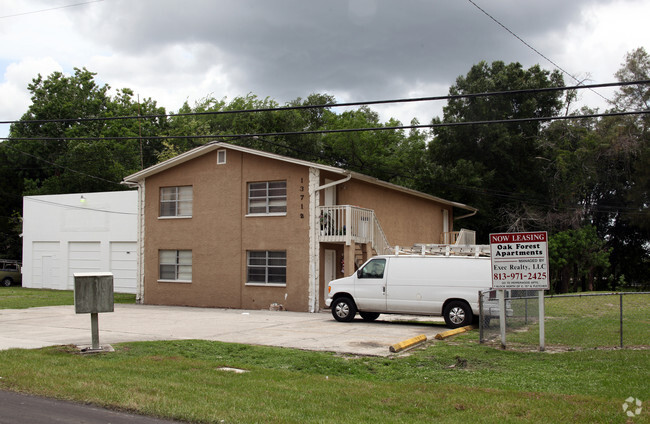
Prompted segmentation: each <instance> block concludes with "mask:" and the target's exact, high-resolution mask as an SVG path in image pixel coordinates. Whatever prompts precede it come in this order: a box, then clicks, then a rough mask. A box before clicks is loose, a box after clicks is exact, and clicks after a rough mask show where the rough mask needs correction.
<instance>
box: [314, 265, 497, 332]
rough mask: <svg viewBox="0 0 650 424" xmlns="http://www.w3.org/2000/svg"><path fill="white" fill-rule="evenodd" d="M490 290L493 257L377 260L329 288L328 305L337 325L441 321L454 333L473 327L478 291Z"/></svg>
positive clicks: (331, 284)
mask: <svg viewBox="0 0 650 424" xmlns="http://www.w3.org/2000/svg"><path fill="white" fill-rule="evenodd" d="M491 286H492V277H491V265H490V258H489V257H475V256H421V255H406V256H388V255H386V256H375V257H373V258H371V259H370V260H368V261H367V262H366V263H365V264H363V265H362V266H361V268H359V270H358V271H357V272H356V273H355V274H353V275H351V276H349V277H345V278H340V279H338V280H333V281H331V282H330V283H329V286H328V290H329V294H328V297H327V300H326V301H325V304H326V305H327V306H328V307H331V309H332V315H333V316H334V318H335V319H336V320H337V321H342V322H349V321H352V320H353V319H354V317H355V315H356V313H357V312H359V314H360V315H361V317H362V318H363V319H364V320H366V321H373V320H375V319H377V318H378V317H379V314H382V313H389V314H410V315H436V316H443V317H444V319H445V322H446V324H447V326H448V327H450V328H457V327H463V326H465V325H470V324H472V321H473V317H474V316H477V317H478V314H479V305H478V293H479V290H488V289H490V288H491Z"/></svg>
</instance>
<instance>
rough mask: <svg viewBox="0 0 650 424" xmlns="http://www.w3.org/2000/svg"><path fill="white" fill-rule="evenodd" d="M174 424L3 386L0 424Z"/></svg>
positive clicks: (0, 396)
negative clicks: (17, 391)
mask: <svg viewBox="0 0 650 424" xmlns="http://www.w3.org/2000/svg"><path fill="white" fill-rule="evenodd" d="M19 423H26V424H53V423H65V424H82V423H83V424H173V423H181V421H168V420H161V419H157V418H152V417H146V416H142V415H133V414H126V413H123V412H117V411H111V410H109V409H104V408H98V407H96V406H93V405H83V404H78V403H73V402H66V401H60V400H54V399H48V398H43V397H38V396H31V395H25V394H22V393H15V392H7V391H4V390H0V424H19Z"/></svg>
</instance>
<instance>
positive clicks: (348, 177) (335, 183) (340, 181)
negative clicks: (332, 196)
mask: <svg viewBox="0 0 650 424" xmlns="http://www.w3.org/2000/svg"><path fill="white" fill-rule="evenodd" d="M351 179H352V174H348V176H347V177H345V178H343V179H342V180H337V181H332V182H331V183H327V184H324V185H322V186H319V187H316V190H315V191H321V190H325V189H326V188H330V187H334V186H335V185H339V184H343V183H347V182H348V181H350V180H351Z"/></svg>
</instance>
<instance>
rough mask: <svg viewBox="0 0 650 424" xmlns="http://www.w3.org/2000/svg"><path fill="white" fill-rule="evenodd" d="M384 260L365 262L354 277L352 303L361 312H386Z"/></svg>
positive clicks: (385, 268) (377, 259)
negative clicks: (353, 302)
mask: <svg viewBox="0 0 650 424" xmlns="http://www.w3.org/2000/svg"><path fill="white" fill-rule="evenodd" d="M387 262H388V261H387V260H386V259H385V258H374V259H371V260H369V261H368V262H366V263H365V264H364V265H363V266H362V267H361V268H359V270H358V271H357V273H356V275H355V277H354V301H355V303H356V304H357V309H359V310H360V311H363V312H385V311H386V270H387V265H388V264H387Z"/></svg>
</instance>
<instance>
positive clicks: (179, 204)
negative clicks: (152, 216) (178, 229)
mask: <svg viewBox="0 0 650 424" xmlns="http://www.w3.org/2000/svg"><path fill="white" fill-rule="evenodd" d="M192 201H193V194H192V186H182V187H162V188H161V189H160V216H161V217H175V216H176V217H191V216H192Z"/></svg>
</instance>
